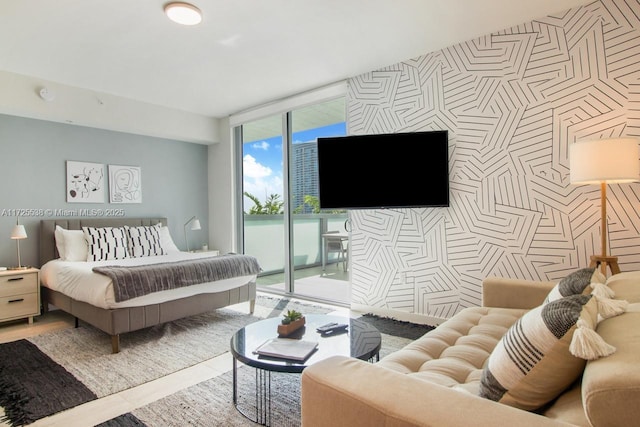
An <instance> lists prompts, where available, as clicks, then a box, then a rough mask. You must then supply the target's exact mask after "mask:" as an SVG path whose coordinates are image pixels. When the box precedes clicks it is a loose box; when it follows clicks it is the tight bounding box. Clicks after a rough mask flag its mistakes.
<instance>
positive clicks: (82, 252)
mask: <svg viewBox="0 0 640 427" xmlns="http://www.w3.org/2000/svg"><path fill="white" fill-rule="evenodd" d="M54 235H55V239H56V247H57V249H58V254H59V255H60V259H61V260H63V261H86V260H87V256H88V252H89V250H88V247H87V241H86V240H85V238H84V232H83V231H82V230H67V229H64V228H62V227H60V226H59V225H56V229H55V231H54Z"/></svg>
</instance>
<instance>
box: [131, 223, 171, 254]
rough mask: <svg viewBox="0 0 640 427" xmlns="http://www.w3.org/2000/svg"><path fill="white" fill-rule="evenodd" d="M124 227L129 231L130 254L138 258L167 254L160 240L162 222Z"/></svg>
mask: <svg viewBox="0 0 640 427" xmlns="http://www.w3.org/2000/svg"><path fill="white" fill-rule="evenodd" d="M124 228H125V230H126V231H127V240H128V245H129V246H128V250H129V255H130V256H132V257H134V258H138V257H143V256H154V255H165V254H166V252H165V251H164V249H163V248H162V244H161V241H160V224H158V225H152V226H139V227H129V226H125V227H124Z"/></svg>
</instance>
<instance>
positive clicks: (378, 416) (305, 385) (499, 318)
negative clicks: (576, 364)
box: [302, 272, 640, 427]
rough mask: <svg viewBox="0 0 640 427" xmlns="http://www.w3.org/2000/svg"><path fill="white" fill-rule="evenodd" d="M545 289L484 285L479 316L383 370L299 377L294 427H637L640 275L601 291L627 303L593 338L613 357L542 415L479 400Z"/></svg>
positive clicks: (417, 344)
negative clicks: (499, 356) (510, 338)
mask: <svg viewBox="0 0 640 427" xmlns="http://www.w3.org/2000/svg"><path fill="white" fill-rule="evenodd" d="M554 284H555V283H553V282H532V281H524V280H512V279H504V278H487V279H486V280H485V281H484V283H483V307H474V308H467V309H464V310H462V311H461V312H460V313H458V314H457V315H455V316H454V317H453V318H451V319H449V320H447V321H446V322H444V323H442V324H441V325H440V326H438V327H437V328H436V329H435V330H433V331H431V332H429V333H427V334H425V335H424V336H423V337H422V338H419V339H417V340H416V341H414V342H412V343H410V344H409V345H407V346H406V347H405V348H403V349H401V350H399V351H397V352H395V353H392V354H390V355H389V356H387V357H385V358H384V359H383V360H382V361H380V362H378V363H375V364H372V363H367V362H364V361H361V360H357V359H352V358H347V357H333V358H330V359H327V360H325V361H323V362H320V363H317V364H315V365H313V366H311V367H309V368H307V369H306V370H305V371H304V373H303V375H302V425H303V427H314V426H323V427H324V426H333V427H336V426H349V427H354V426H369V427H374V426H386V427H392V426H393V427H396V426H398V427H400V426H438V427H441V426H465V427H466V426H561V425H577V426H590V425H591V426H607V427H610V426H633V425H640V309H638V308H637V305H640V304H636V303H640V272H629V273H620V274H617V275H615V276H612V277H610V278H609V279H608V281H607V285H608V286H609V287H610V288H611V289H612V290H613V291H614V292H615V295H616V296H615V298H616V299H624V300H627V301H628V302H629V308H628V309H627V311H626V312H625V313H624V314H622V315H619V316H617V317H612V318H609V319H606V320H602V321H601V322H599V324H598V325H597V328H596V330H597V332H598V334H599V335H600V336H601V337H602V338H603V339H604V340H605V341H606V342H607V343H609V344H611V345H613V346H614V347H616V352H615V353H614V354H613V355H611V356H608V357H603V358H600V359H597V360H591V361H588V362H587V363H586V367H585V369H584V372H583V374H582V377H581V380H578V381H577V382H576V383H575V384H574V385H573V386H572V387H569V388H568V389H567V390H565V391H564V393H563V394H561V395H560V396H559V397H558V398H557V399H555V400H554V401H552V402H551V403H550V404H549V405H548V406H546V407H544V408H543V409H541V410H538V411H537V412H538V413H533V412H528V411H525V410H522V409H516V408H513V407H511V406H507V405H505V404H502V403H497V402H494V401H491V400H488V399H485V398H481V397H479V396H478V389H479V383H480V378H481V375H482V370H483V366H484V365H485V363H486V362H487V360H488V358H489V355H490V354H491V352H492V350H493V349H494V347H495V346H496V344H497V343H498V341H499V340H500V338H501V337H502V335H504V333H505V332H506V331H507V330H508V328H509V327H510V326H511V325H512V324H513V323H514V322H515V321H516V320H517V319H518V318H519V317H521V316H522V315H523V314H524V313H525V312H527V311H528V310H529V309H531V308H533V307H536V306H538V305H539V304H541V303H542V302H543V300H544V299H545V297H546V296H547V294H548V292H549V290H550V289H551V288H552V287H553V285H554Z"/></svg>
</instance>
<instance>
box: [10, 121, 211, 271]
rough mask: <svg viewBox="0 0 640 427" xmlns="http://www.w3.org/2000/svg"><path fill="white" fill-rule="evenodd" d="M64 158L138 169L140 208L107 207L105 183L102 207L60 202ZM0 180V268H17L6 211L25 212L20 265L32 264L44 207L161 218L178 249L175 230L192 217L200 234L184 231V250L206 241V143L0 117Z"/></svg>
mask: <svg viewBox="0 0 640 427" xmlns="http://www.w3.org/2000/svg"><path fill="white" fill-rule="evenodd" d="M67 160H74V161H85V162H92V163H102V164H104V165H105V166H106V165H109V164H113V165H128V166H139V167H140V168H141V175H142V178H141V180H142V203H140V204H111V203H109V194H108V191H107V189H108V179H106V180H105V186H104V187H105V189H104V191H105V199H104V200H105V203H102V204H96V203H67V202H66V161H67ZM106 172H107V170H106V169H105V173H106ZM0 182H1V183H2V184H0V266H11V265H16V263H17V259H16V245H15V241H13V240H11V239H10V238H9V236H10V234H11V229H12V227H13V225H14V224H15V221H16V217H15V216H14V213H15V212H13V211H14V210H27V211H26V212H24V213H25V215H23V216H21V217H20V222H21V223H22V224H24V225H25V227H26V230H27V234H28V236H29V237H28V238H27V239H26V240H22V241H21V242H20V249H21V256H22V264H28V265H34V266H37V264H38V230H39V222H40V220H41V219H47V218H50V217H51V216H50V215H49V214H47V213H45V214H41V212H39V210H46V209H52V210H56V209H63V210H67V211H69V212H72V213H73V212H78V210H80V209H85V208H89V209H103V210H108V209H122V210H124V214H125V215H126V216H128V217H141V216H166V217H167V218H168V222H169V227H170V229H171V234H172V236H173V238H174V241H175V242H176V244H177V245H178V247H180V248H182V249H184V248H185V242H184V231H183V225H184V223H185V222H186V221H187V220H188V219H189V218H190V217H191V216H193V215H197V216H198V217H199V219H200V222H201V225H202V227H203V229H202V230H200V231H192V232H190V234H189V237H190V246H191V248H192V249H193V248H194V247H195V246H196V245H198V246H200V245H202V244H203V243H207V235H208V226H207V224H208V205H207V200H208V196H207V193H208V191H207V187H208V185H207V146H206V145H200V144H193V143H188V142H181V141H173V140H167V139H161V138H153V137H146V136H139V135H133V134H127V133H121V132H112V131H106V130H100V129H95V128H88V127H82V126H74V125H66V124H59V123H53V122H47V121H41V120H34V119H27V118H21V117H14V116H7V115H0ZM29 210H35V211H34V212H29ZM85 216H86V215H85Z"/></svg>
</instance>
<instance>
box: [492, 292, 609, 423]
mask: <svg viewBox="0 0 640 427" xmlns="http://www.w3.org/2000/svg"><path fill="white" fill-rule="evenodd" d="M597 314H598V305H597V301H596V299H595V298H593V297H592V296H588V295H572V296H568V297H565V298H562V299H559V300H556V301H552V302H549V303H547V304H543V305H541V306H539V307H537V308H535V309H533V310H531V311H529V312H528V313H526V314H525V315H524V316H522V318H521V319H520V320H518V321H517V322H516V323H515V324H514V325H513V326H512V327H511V328H509V330H508V331H507V333H506V334H505V335H504V337H503V338H502V339H501V340H500V342H499V343H498V345H497V346H496V348H495V350H494V351H493V352H492V353H491V357H490V358H489V362H488V364H487V366H486V368H485V369H484V372H483V375H482V379H481V384H480V396H482V397H485V398H488V399H491V400H495V401H498V402H501V403H505V404H507V405H510V406H514V407H517V408H520V409H525V410H534V409H538V408H540V407H542V406H543V405H545V404H546V403H548V402H550V401H551V400H553V399H554V398H556V397H557V396H558V395H560V393H562V391H563V390H565V389H566V388H567V387H568V386H569V385H570V384H571V383H573V382H574V381H575V380H576V379H577V378H578V377H579V376H580V374H581V373H582V371H583V369H584V366H585V364H586V362H585V360H583V359H580V358H578V357H576V356H574V355H573V354H572V352H571V351H570V346H571V343H572V339H573V338H574V335H576V336H580V337H584V335H583V334H580V335H578V334H576V333H575V331H576V327H577V325H582V324H584V327H589V328H593V326H594V325H595V323H596V319H597ZM580 320H582V323H580V322H579V321H580ZM590 332H591V333H592V334H594V335H595V332H593V330H590ZM587 336H588V335H587ZM596 336H597V335H596ZM598 338H599V337H598ZM605 344H606V343H605ZM609 351H611V349H609Z"/></svg>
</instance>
